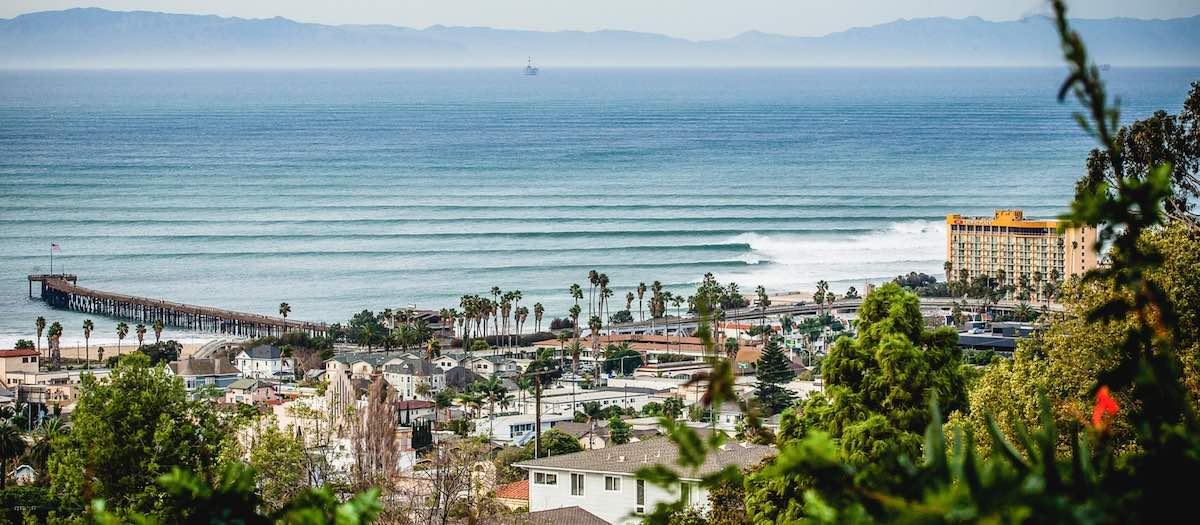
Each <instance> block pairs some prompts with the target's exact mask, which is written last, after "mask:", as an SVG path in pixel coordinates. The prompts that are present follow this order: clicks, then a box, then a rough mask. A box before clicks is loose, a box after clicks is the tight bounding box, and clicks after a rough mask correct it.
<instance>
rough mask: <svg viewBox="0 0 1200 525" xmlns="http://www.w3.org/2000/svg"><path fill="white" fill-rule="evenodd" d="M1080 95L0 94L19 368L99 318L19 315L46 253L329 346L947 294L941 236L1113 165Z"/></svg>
mask: <svg viewBox="0 0 1200 525" xmlns="http://www.w3.org/2000/svg"><path fill="white" fill-rule="evenodd" d="M1063 75H1064V72H1063V71H1062V70H1059V69H1032V70H1027V69H918V70H908V69H876V70H862V69H675V70H670V69H667V70H663V69H629V70H619V69H563V70H555V69H544V70H543V71H542V74H541V75H539V76H536V77H526V76H523V75H521V72H520V69H519V68H517V69H513V70H380V71H174V72H144V71H143V72H137V71H41V72H34V71H28V72H0V346H7V345H9V344H11V343H12V342H13V341H15V340H16V339H17V338H30V339H32V338H33V337H34V319H35V318H36V317H37V316H39V315H41V316H45V317H46V318H47V320H49V321H51V322H53V321H60V322H62V323H63V325H64V326H65V328H66V333H65V335H64V337H63V344H64V345H68V344H75V343H76V342H78V343H82V334H81V330H80V329H79V327H80V325H81V324H82V321H83V319H84V316H83V315H81V314H76V313H71V312H63V311H54V310H50V309H48V308H46V307H45V306H44V305H43V304H42V303H41V302H40V301H38V300H36V299H33V300H30V299H29V298H28V296H27V283H26V275H27V274H30V273H41V272H47V271H49V269H50V268H49V246H50V243H57V244H59V245H60V246H61V249H62V251H61V252H60V253H55V254H54V255H55V256H54V265H55V267H54V270H55V271H56V272H60V271H67V272H70V273H75V274H78V275H79V278H80V284H81V285H84V286H88V287H93V288H99V289H103V290H108V291H114V292H121V293H127V294H136V295H143V296H149V297H156V298H164V299H169V300H173V301H181V302H188V303H196V304H203V305H212V306H219V307H223V308H229V309H235V310H243V311H249V312H257V313H262V314H272V315H273V314H275V313H276V310H277V308H278V305H279V303H280V302H284V301H286V302H288V303H289V304H290V305H291V307H292V314H291V318H294V319H303V320H317V321H329V322H335V321H344V320H345V319H347V318H349V317H350V316H351V315H352V314H353V313H354V312H357V311H360V310H362V309H365V308H366V309H373V310H380V309H383V308H403V307H406V306H408V305H415V306H417V307H418V308H435V309H436V308H441V307H457V305H458V298H459V297H460V296H461V295H463V294H467V293H479V294H486V293H487V292H488V290H490V288H491V287H492V286H499V287H501V288H503V289H505V290H512V289H519V290H521V291H522V294H523V296H524V299H523V301H522V304H524V305H527V306H532V305H533V303H534V302H538V301H540V302H542V303H543V304H545V305H546V307H547V315H546V317H547V322H548V320H549V319H550V318H552V317H554V316H556V315H564V314H565V310H566V308H567V307H568V306H569V305H570V304H571V300H570V298H569V296H568V294H567V288H568V286H569V285H570V284H571V283H580V284H582V285H583V286H584V287H585V288H586V287H587V279H586V275H587V272H588V270H590V269H596V270H598V271H601V272H605V273H607V274H608V275H609V277H610V279H611V284H610V286H612V287H613V288H614V290H615V291H616V295H615V297H614V298H613V300H612V301H611V305H612V310H614V311H615V310H617V309H619V308H621V307H623V306H624V305H623V303H624V300H623V297H624V295H625V292H627V291H629V290H631V289H632V288H633V287H634V286H636V285H637V283H638V282H641V281H644V282H646V283H647V284H649V283H650V282H652V281H654V280H660V281H662V282H663V283H664V284H666V285H667V287H668V289H672V290H676V291H680V292H683V291H688V290H694V287H695V283H696V282H697V281H699V280H700V279H701V277H702V276H703V274H704V273H705V272H713V273H714V274H716V276H717V278H718V279H720V280H721V281H723V282H727V281H736V282H738V283H739V284H740V285H741V286H742V288H743V290H747V291H751V290H752V289H753V287H754V286H757V285H763V286H765V287H766V288H767V289H768V290H771V291H773V292H783V291H793V290H811V289H812V288H813V285H814V283H815V282H816V281H818V280H820V279H825V280H828V281H830V282H831V283H833V288H834V289H835V290H838V291H841V290H844V289H845V288H846V287H848V286H856V287H858V288H859V289H861V288H862V286H863V284H865V283H867V282H878V281H882V280H887V279H889V278H891V277H892V276H895V275H897V274H900V273H907V272H909V271H921V272H927V273H936V274H940V273H941V271H942V262H943V260H944V259H945V244H944V243H945V240H944V239H945V229H944V225H943V224H944V217H945V214H947V213H965V214H972V215H990V214H991V213H992V211H993V210H994V209H997V208H1022V209H1024V210H1025V212H1026V214H1027V215H1032V216H1039V217H1053V216H1056V215H1057V214H1059V213H1061V212H1063V211H1064V209H1065V207H1066V206H1067V203H1068V201H1069V200H1070V198H1071V195H1072V190H1073V184H1074V182H1075V180H1076V178H1078V176H1079V175H1080V174H1081V173H1082V171H1083V166H1084V160H1085V158H1086V156H1087V153H1088V151H1089V150H1090V149H1091V147H1092V144H1093V143H1092V142H1091V139H1090V138H1089V137H1087V136H1086V135H1085V134H1084V133H1083V132H1082V131H1081V130H1079V129H1078V128H1077V127H1076V125H1075V124H1074V122H1073V121H1072V119H1071V113H1072V112H1073V111H1074V110H1075V107H1076V106H1075V105H1074V104H1073V103H1072V102H1068V103H1066V104H1059V103H1058V102H1057V101H1056V99H1055V94H1056V91H1057V88H1058V86H1059V83H1060V82H1061V80H1062V78H1063ZM1106 77H1107V78H1108V79H1109V81H1110V88H1111V90H1112V91H1113V92H1114V93H1117V94H1119V95H1120V96H1121V100H1122V106H1123V121H1124V122H1128V121H1129V120H1132V119H1134V118H1142V117H1145V116H1147V115H1149V114H1150V113H1152V112H1153V111H1154V110H1157V109H1166V110H1168V111H1170V112H1177V111H1178V110H1179V108H1180V106H1181V105H1182V102H1183V99H1184V97H1185V96H1186V94H1187V91H1188V85H1189V82H1191V81H1194V80H1197V79H1200V70H1194V69H1193V70H1184V69H1121V68H1115V69H1114V70H1112V71H1110V72H1107V73H1106ZM35 295H36V290H35ZM634 309H635V315H637V314H636V309H637V302H636V300H635V302H634ZM95 321H96V326H97V328H96V334H95V335H94V336H93V343H96V342H101V343H103V342H105V341H111V340H113V339H115V336H114V335H113V334H112V332H113V326H114V325H115V323H116V321H115V320H111V319H100V318H97V319H95ZM529 326H531V327H532V319H531V320H530V323H529ZM165 337H168V338H178V339H189V338H194V337H195V334H187V333H182V332H179V331H176V330H172V329H168V330H167V333H166V334H165Z"/></svg>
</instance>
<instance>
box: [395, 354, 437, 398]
mask: <svg viewBox="0 0 1200 525" xmlns="http://www.w3.org/2000/svg"><path fill="white" fill-rule="evenodd" d="M383 379H384V380H385V381H387V382H388V384H390V385H392V388H395V389H396V393H397V394H398V395H399V396H400V399H425V400H429V399H433V395H434V394H437V393H438V392H439V391H441V390H442V389H443V388H446V374H445V372H442V370H441V369H439V368H437V367H436V366H434V365H433V364H432V363H430V362H429V361H426V360H424V359H402V360H400V362H398V363H396V362H389V363H388V364H386V365H383ZM422 385H424V388H422Z"/></svg>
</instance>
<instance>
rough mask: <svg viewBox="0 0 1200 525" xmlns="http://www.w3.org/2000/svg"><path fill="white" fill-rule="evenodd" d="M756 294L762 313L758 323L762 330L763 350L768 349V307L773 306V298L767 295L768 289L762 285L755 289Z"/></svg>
mask: <svg viewBox="0 0 1200 525" xmlns="http://www.w3.org/2000/svg"><path fill="white" fill-rule="evenodd" d="M754 293H755V294H756V295H758V310H759V311H760V312H761V313H762V319H761V321H760V322H759V323H758V326H759V327H760V330H762V338H763V348H766V347H767V327H766V322H767V307H768V306H771V298H770V297H769V296H768V295H767V289H766V288H763V287H762V285H759V286H758V287H757V288H755V289H754Z"/></svg>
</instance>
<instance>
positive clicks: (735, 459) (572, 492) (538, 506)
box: [515, 439, 775, 524]
mask: <svg viewBox="0 0 1200 525" xmlns="http://www.w3.org/2000/svg"><path fill="white" fill-rule="evenodd" d="M773 455H775V447H771V446H762V445H751V444H740V443H731V444H726V445H723V446H722V447H721V449H720V450H717V451H715V452H713V453H710V454H709V455H708V458H707V460H706V461H705V462H704V464H703V465H701V467H700V468H699V469H698V470H697V472H696V473H695V474H686V475H685V477H683V478H682V479H681V480H680V482H679V484H678V485H676V486H674V487H671V488H670V489H664V488H662V487H659V486H658V485H654V484H653V483H649V482H646V481H643V480H638V479H636V478H635V475H634V473H635V472H637V470H638V469H640V468H642V467H647V466H651V465H654V464H663V465H675V464H676V463H675V461H676V459H678V457H679V450H678V448H676V446H675V444H674V443H672V442H671V441H670V440H668V439H648V440H645V441H639V442H636V443H626V444H624V445H614V446H611V447H607V448H603V449H599V450H585V451H583V452H576V453H574V454H563V455H561V456H551V457H547V458H539V459H532V460H528V461H522V462H520V463H517V464H515V466H517V467H521V468H524V469H526V470H527V471H529V511H530V512H538V511H545V510H551V509H560V508H567V507H580V508H582V509H583V510H586V511H587V512H590V513H592V514H594V515H596V516H597V517H599V518H601V519H603V520H605V521H607V522H609V523H619V524H634V523H640V522H641V517H640V516H639V515H641V514H644V513H646V512H649V511H652V510H653V509H654V505H655V504H656V503H659V502H673V501H677V500H679V499H680V498H681V497H682V499H683V500H684V501H685V502H686V503H687V504H688V505H689V506H694V507H696V508H698V509H701V510H707V509H708V493H707V491H706V490H705V489H704V488H703V487H701V486H700V478H701V477H703V476H706V475H709V474H714V473H716V472H718V471H720V470H721V469H722V468H724V467H725V466H727V465H736V466H738V467H739V468H746V467H750V466H753V465H756V464H758V463H759V462H760V461H762V460H763V459H765V458H767V457H769V456H773ZM686 476H694V477H686Z"/></svg>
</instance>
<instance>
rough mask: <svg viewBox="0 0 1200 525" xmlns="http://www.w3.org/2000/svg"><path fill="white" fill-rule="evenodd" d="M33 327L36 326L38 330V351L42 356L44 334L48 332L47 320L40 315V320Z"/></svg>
mask: <svg viewBox="0 0 1200 525" xmlns="http://www.w3.org/2000/svg"><path fill="white" fill-rule="evenodd" d="M33 326H34V328H36V329H37V351H38V354H39V355H41V353H42V332H43V331H45V330H46V318H45V317H42V316H40V315H39V316H38V318H37V319H36V320H35V321H34V323H33Z"/></svg>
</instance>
